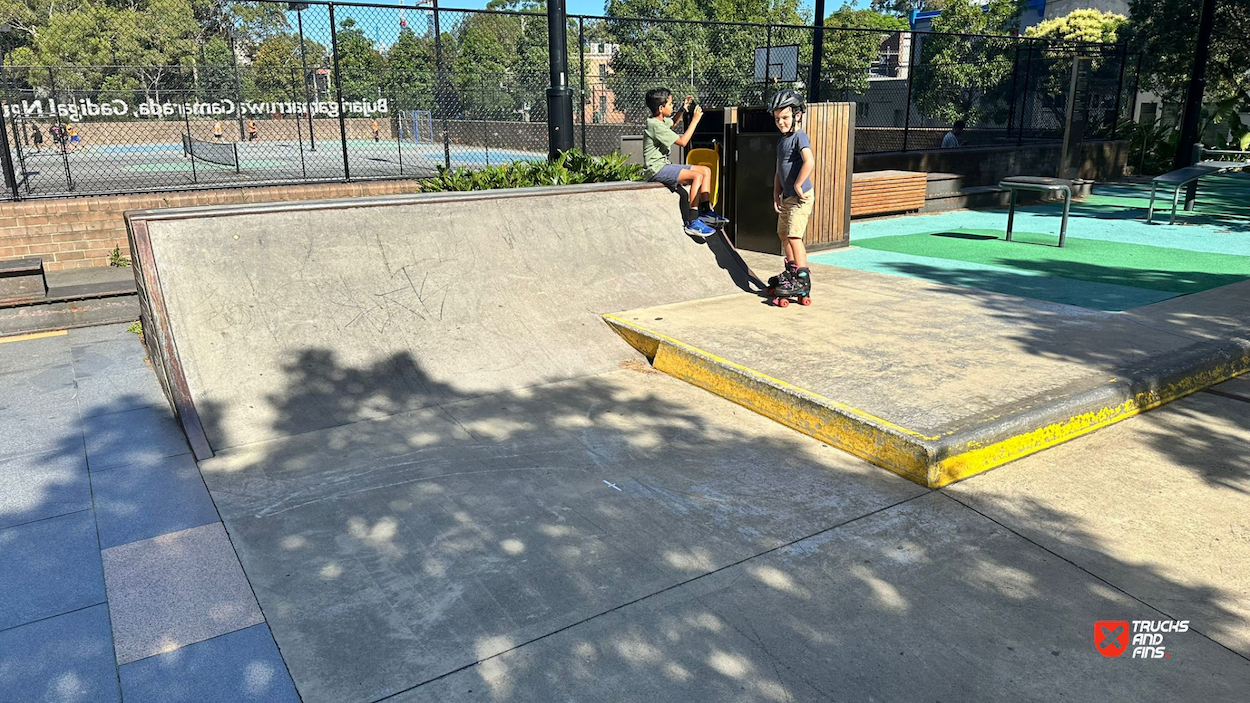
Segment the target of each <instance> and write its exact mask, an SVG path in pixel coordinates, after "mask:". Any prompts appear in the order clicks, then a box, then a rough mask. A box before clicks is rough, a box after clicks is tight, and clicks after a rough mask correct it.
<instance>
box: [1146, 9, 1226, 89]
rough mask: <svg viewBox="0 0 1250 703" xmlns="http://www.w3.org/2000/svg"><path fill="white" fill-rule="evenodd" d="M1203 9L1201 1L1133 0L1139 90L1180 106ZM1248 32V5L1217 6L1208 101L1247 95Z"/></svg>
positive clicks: (1208, 76) (1208, 71)
mask: <svg viewBox="0 0 1250 703" xmlns="http://www.w3.org/2000/svg"><path fill="white" fill-rule="evenodd" d="M1201 7H1202V0H1132V2H1131V4H1130V5H1129V23H1130V25H1129V28H1128V29H1129V45H1130V48H1131V49H1132V50H1134V51H1139V52H1141V54H1142V77H1141V87H1142V88H1145V89H1148V90H1151V91H1153V92H1155V93H1158V94H1159V95H1160V96H1162V97H1163V99H1164V100H1165V101H1166V102H1171V103H1180V102H1182V101H1184V98H1185V88H1186V86H1187V85H1188V82H1189V71H1190V69H1191V67H1192V66H1193V63H1194V48H1195V41H1196V35H1197V28H1198V14H1199V10H1200V9H1201ZM1247 27H1250V3H1248V2H1245V1H1244V0H1240V1H1238V0H1222V1H1221V2H1218V3H1216V8H1215V29H1214V33H1213V34H1212V36H1211V55H1210V59H1209V62H1208V63H1207V68H1206V95H1205V96H1204V100H1205V101H1206V102H1208V103H1214V102H1219V101H1221V100H1225V99H1227V98H1231V97H1237V96H1240V97H1245V96H1246V93H1247V91H1250V74H1247V73H1246V67H1247V66H1250V33H1248V32H1247Z"/></svg>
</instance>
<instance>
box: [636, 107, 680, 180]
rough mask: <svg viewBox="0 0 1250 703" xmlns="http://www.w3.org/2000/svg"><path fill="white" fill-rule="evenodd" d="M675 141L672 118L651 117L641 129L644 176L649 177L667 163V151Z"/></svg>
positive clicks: (675, 135)
mask: <svg viewBox="0 0 1250 703" xmlns="http://www.w3.org/2000/svg"><path fill="white" fill-rule="evenodd" d="M675 141H677V133H676V132H674V131H673V118H671V117H667V118H665V119H663V120H661V119H660V118H658V117H652V118H650V119H648V120H647V126H646V127H645V128H644V129H643V130H642V163H643V171H642V175H643V177H644V178H651V177H652V176H654V175H655V174H656V173H657V172H659V170H660V169H661V168H664V167H665V166H667V165H668V152H669V150H670V149H672V148H673V142H675Z"/></svg>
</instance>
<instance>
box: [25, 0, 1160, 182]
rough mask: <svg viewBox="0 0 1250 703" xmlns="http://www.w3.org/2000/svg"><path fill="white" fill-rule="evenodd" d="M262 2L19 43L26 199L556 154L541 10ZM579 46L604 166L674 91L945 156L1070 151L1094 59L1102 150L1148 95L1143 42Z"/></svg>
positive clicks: (639, 22)
mask: <svg viewBox="0 0 1250 703" xmlns="http://www.w3.org/2000/svg"><path fill="white" fill-rule="evenodd" d="M249 7H251V8H252V10H253V11H252V12H251V13H250V14H248V15H247V21H246V22H245V21H243V20H242V19H240V17H239V16H233V15H232V16H230V17H231V19H230V21H229V22H225V21H221V19H220V18H218V19H217V20H214V22H216V23H215V24H213V23H207V24H206V21H204V20H197V19H195V18H192V17H188V18H181V19H185V20H187V21H185V22H183V21H181V20H179V21H174V20H169V21H168V22H167V24H169V25H170V26H171V27H182V28H183V30H181V31H186V32H198V35H197V36H195V37H194V40H195V41H193V42H192V41H190V39H191V38H192V37H190V35H188V36H187V37H186V39H187V40H188V41H186V42H183V43H177V42H174V43H173V44H171V46H175V45H176V47H177V51H175V50H174V49H173V48H171V49H169V50H168V51H167V52H166V57H167V58H168V59H169V62H168V63H167V64H154V65H126V62H125V61H120V60H119V61H118V62H117V65H93V64H88V63H77V62H75V59H77V58H80V57H82V56H84V55H85V54H83V53H81V52H80V53H74V52H76V51H77V50H70V49H65V48H64V47H65V46H66V45H65V44H64V43H60V44H58V43H57V42H55V41H53V40H52V39H50V38H49V36H50V35H53V34H54V30H53V29H52V28H51V27H49V28H48V29H46V30H44V31H42V32H41V33H40V37H42V38H39V39H34V38H28V39H27V41H26V43H25V44H24V45H22V46H18V47H16V48H15V47H11V46H10V47H9V49H8V51H7V52H6V61H5V63H6V65H5V69H4V74H3V81H2V84H0V101H2V102H3V103H4V120H3V127H4V132H5V133H6V135H5V139H4V143H5V144H6V145H7V147H8V148H7V151H6V152H5V154H4V156H5V158H6V159H7V163H8V164H9V165H11V169H9V168H6V172H7V173H6V175H8V176H9V178H8V179H6V180H8V181H9V182H8V186H9V188H8V196H9V197H10V198H29V197H47V196H62V195H67V194H87V193H126V192H138V191H146V190H176V189H184V188H199V187H219V186H222V185H245V184H273V183H297V182H308V181H347V180H361V179H379V178H420V177H424V176H429V175H432V174H434V173H435V172H436V171H437V169H438V168H439V167H443V168H455V167H459V166H469V167H481V166H488V165H498V164H501V163H506V162H509V161H513V160H518V159H544V158H546V155H547V146H548V145H547V129H546V119H547V115H546V110H547V102H546V99H545V91H546V88H547V83H548V66H549V63H548V56H547V51H548V49H547V47H548V42H547V31H548V29H547V22H546V16H545V15H542V14H533V13H525V12H515V11H501V10H461V9H449V8H442V7H439V6H438V5H437V1H436V0H432V2H431V4H429V5H426V6H422V7H419V8H414V7H404V6H403V5H380V4H370V3H354V2H335V3H330V2H304V3H286V2H281V3H276V2H270V1H269V0H259V1H256V2H252V3H249ZM84 17H85V15H84ZM175 19H178V18H175ZM82 22H83V24H82V25H81V26H74V24H73V23H74V16H73V15H66V16H65V17H63V18H61V24H60V25H57V27H58V29H56V30H55V31H60V32H62V33H65V34H66V35H67V36H73V37H74V38H75V41H76V42H77V43H76V44H74V46H78V45H80V44H84V43H86V40H88V39H98V37H95V36H94V34H93V33H98V32H99V31H100V30H99V28H98V27H97V26H95V25H90V24H88V23H87V21H86V19H83V20H82ZM66 25H68V26H66ZM177 31H179V30H171V33H173V34H175V35H176V34H177ZM566 31H567V36H568V37H569V39H570V41H568V42H567V45H568V47H569V56H568V66H569V69H570V72H571V73H574V74H575V77H574V78H572V79H570V81H569V84H570V87H571V88H573V90H574V93H575V97H574V115H573V120H574V130H575V145H576V146H577V147H578V148H580V149H582V150H584V151H586V152H588V153H591V154H606V153H610V152H612V151H615V150H617V149H618V148H619V147H620V143H621V137H622V136H624V135H627V134H634V133H637V132H638V131H639V130H640V128H641V123H642V121H643V120H644V119H645V117H646V111H645V106H644V105H643V94H644V93H645V91H646V90H648V89H650V88H653V87H657V86H666V87H668V88H670V89H671V90H673V91H674V93H676V94H678V95H684V94H687V93H689V94H692V95H695V96H697V98H698V100H699V102H700V103H701V104H703V105H704V106H709V107H720V106H730V105H753V104H760V103H762V102H763V101H765V100H766V99H767V98H768V97H769V95H771V93H772V92H774V91H776V90H778V89H781V88H784V87H795V88H799V89H800V90H802V91H803V92H804V93H806V94H808V95H809V96H810V97H812V98H814V99H820V100H846V101H852V102H855V103H856V106H857V110H856V112H857V119H856V127H857V133H856V150H857V151H858V152H861V153H864V152H875V151H898V150H917V149H929V148H935V147H937V146H938V145H939V144H940V142H941V140H942V137H943V135H944V134H945V133H946V132H947V131H949V129H950V127H951V125H952V124H953V123H954V122H955V121H956V120H958V119H962V120H965V121H966V122H967V123H968V129H967V131H966V132H965V134H964V137H963V139H964V141H965V142H966V143H967V144H968V145H972V146H975V145H992V144H1015V145H1022V144H1025V143H1031V142H1036V141H1045V140H1054V139H1059V138H1061V136H1062V134H1061V133H1062V128H1063V123H1064V120H1063V116H1064V113H1065V110H1066V109H1067V101H1068V98H1069V96H1068V93H1069V90H1070V88H1069V84H1070V75H1071V67H1072V64H1073V60H1074V58H1075V57H1077V56H1092V57H1094V60H1093V62H1092V64H1091V65H1092V69H1091V72H1090V75H1089V76H1088V77H1087V78H1088V80H1087V83H1088V87H1087V89H1086V90H1085V91H1084V92H1083V95H1086V96H1088V99H1087V100H1086V102H1085V103H1084V106H1083V109H1085V110H1086V111H1087V113H1088V114H1087V120H1086V121H1087V124H1088V125H1089V127H1087V129H1086V136H1087V138H1105V137H1114V136H1116V135H1117V130H1118V129H1119V125H1120V124H1121V123H1122V122H1123V121H1124V117H1125V115H1131V114H1132V112H1133V96H1134V95H1135V94H1136V82H1137V78H1136V71H1135V68H1134V67H1135V66H1136V64H1137V57H1136V56H1135V55H1130V54H1129V53H1128V52H1127V50H1126V47H1125V45H1106V44H1083V43H1073V42H1062V41H1048V40H1041V39H1028V38H1019V37H1008V36H997V35H959V34H940V33H912V32H907V31H902V32H899V31H883V30H868V29H846V28H839V27H828V26H827V27H824V28H823V29H821V30H819V31H821V32H823V38H824V39H823V46H824V47H825V48H824V51H823V53H822V55H821V57H820V61H819V66H818V70H817V71H815V72H813V71H812V64H813V63H814V61H813V52H814V41H813V40H814V37H815V34H816V32H817V31H818V30H817V28H816V27H811V26H804V25H794V24H752V23H742V22H692V21H685V20H667V19H640V18H620V17H596V16H570V17H569V22H568V26H567V30H566ZM175 38H176V37H175ZM80 40H81V41H80ZM171 41H172V40H171ZM149 55H151V54H144V55H143V56H149ZM114 56H116V57H117V58H118V59H126V58H131V57H130V56H129V55H121V54H119V53H118V51H115V52H114ZM22 62H25V64H23V63H22ZM812 75H816V76H818V82H817V84H816V85H808V83H810V82H811V76H812ZM186 144H191V145H193V146H194V145H199V148H198V151H197V149H195V148H188V147H187V146H185V145H186ZM223 145H229V147H225V146H223ZM227 149H228V150H229V152H230V158H225V157H224V156H223V154H225V153H226V150H227ZM210 157H211V158H210ZM225 162H228V163H225Z"/></svg>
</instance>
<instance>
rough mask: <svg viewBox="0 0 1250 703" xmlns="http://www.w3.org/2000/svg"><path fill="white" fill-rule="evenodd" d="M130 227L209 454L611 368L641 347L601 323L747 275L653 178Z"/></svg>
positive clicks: (189, 419)
mask: <svg viewBox="0 0 1250 703" xmlns="http://www.w3.org/2000/svg"><path fill="white" fill-rule="evenodd" d="M127 221H128V223H129V226H130V228H131V236H132V239H134V240H135V241H134V242H133V243H132V244H133V246H132V250H133V251H134V252H135V256H136V258H137V266H138V269H139V276H140V282H141V284H142V286H143V288H144V289H145V292H146V295H145V296H144V298H145V301H146V302H147V309H146V310H145V320H150V322H149V323H148V324H146V325H145V329H148V330H149V331H150V332H151V333H152V338H153V339H154V341H155V342H156V343H157V345H158V349H157V350H156V353H155V354H154V355H153V358H154V359H157V358H162V359H163V360H164V363H163V364H162V366H164V367H165V368H164V371H165V372H166V373H165V375H166V384H167V387H168V388H169V389H170V394H171V395H172V396H173V398H174V401H175V405H176V406H177V410H178V412H179V415H180V417H181V419H182V422H183V425H184V427H185V428H186V429H187V433H188V437H189V438H190V439H191V441H192V446H194V447H196V453H197V455H198V456H199V457H200V458H204V457H206V456H209V455H210V454H211V452H213V451H216V450H219V449H221V448H224V447H230V446H236V445H240V444H245V443H248V442H255V441H260V440H265V439H272V438H276V437H283V436H289V435H296V434H301V433H304V432H309V431H313V430H318V429H325V428H329V427H335V426H338V425H343V424H347V423H350V422H355V421H359V420H365V419H374V418H379V417H384V416H387V415H392V414H395V413H399V412H404V411H408V410H414V409H417V408H421V407H428V406H432V405H438V404H439V403H440V402H441V401H442V400H444V399H445V398H447V397H449V396H451V395H455V397H457V398H459V399H463V398H465V397H473V396H478V395H485V394H489V393H493V392H499V391H502V390H509V389H517V388H522V387H526V386H532V385H535V384H539V383H545V382H551V381H557V380H563V379H568V378H575V377H579V376H585V375H589V374H595V373H601V372H604V371H609V370H612V369H615V368H616V367H617V366H618V365H619V364H620V363H621V362H622V361H623V360H625V359H628V358H631V357H633V353H632V351H631V350H630V349H628V348H627V347H625V346H624V345H622V344H621V343H620V340H619V339H618V338H617V337H616V336H615V335H614V334H612V332H611V331H610V330H609V329H608V328H607V326H605V325H604V324H603V321H602V320H601V319H600V317H599V316H600V315H601V314H602V313H607V312H611V311H613V310H621V309H626V308H630V307H639V306H647V305H657V304H664V303H671V302H677V301H680V300H688V299H693V298H703V297H708V296H716V295H720V294H725V293H731V292H734V291H737V290H738V288H737V287H736V285H735V282H734V281H735V280H738V282H739V283H741V282H742V281H741V275H740V271H739V270H738V269H737V268H735V266H736V265H737V266H740V264H741V260H740V259H737V260H736V261H733V260H731V259H733V258H734V257H733V255H732V252H730V251H726V248H727V247H725V246H724V245H723V242H716V241H713V242H712V243H711V244H702V243H699V242H696V241H694V240H692V239H690V238H689V237H687V236H685V235H683V234H682V233H681V221H680V219H679V215H678V208H677V204H676V200H675V196H674V195H673V194H671V193H670V192H669V191H668V190H666V189H665V188H663V187H660V186H657V185H655V184H639V183H633V184H611V185H600V186H581V187H563V188H559V189H541V188H540V189H518V190H511V191H495V192H489V193H455V194H426V195H416V196H396V197H387V198H377V199H355V200H333V201H317V202H305V203H268V204H259V205H249V206H240V207H217V208H179V209H169V210H155V211H143V212H133V213H128V216H127ZM718 243H719V244H721V245H722V246H721V248H720V249H716V248H714V245H716V244H718ZM731 274H732V275H731ZM345 366H346V367H350V368H351V369H353V371H352V372H351V373H350V374H346V375H345V372H343V371H342V368H343V367H345ZM293 397H298V398H300V403H299V405H298V406H292V405H291V403H290V399H291V398H293ZM197 438H199V440H198V442H197Z"/></svg>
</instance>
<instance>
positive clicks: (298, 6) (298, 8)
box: [287, 2, 317, 151]
mask: <svg viewBox="0 0 1250 703" xmlns="http://www.w3.org/2000/svg"><path fill="white" fill-rule="evenodd" d="M287 9H288V10H291V11H292V12H294V13H295V16H296V18H298V21H299V65H300V68H301V69H303V73H302V75H303V76H304V107H305V111H306V112H307V113H308V150H309V151H316V150H317V137H316V136H314V135H313V117H312V100H310V99H309V97H308V57H307V56H305V55H304V54H305V52H304V10H307V9H308V3H306V2H292V3H288V4H287Z"/></svg>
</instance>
